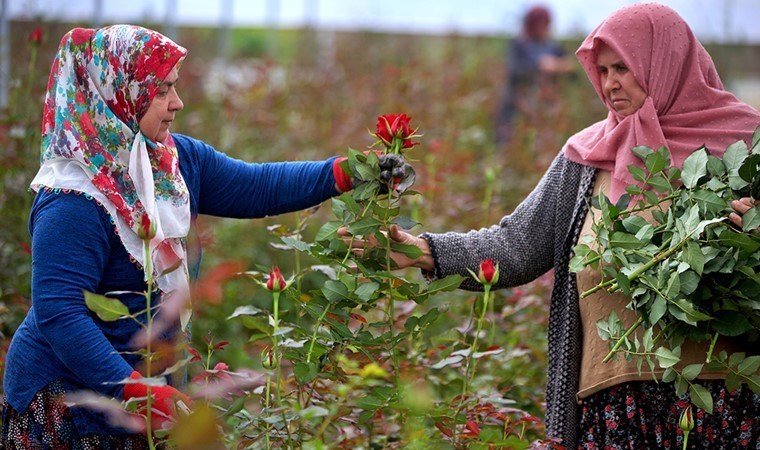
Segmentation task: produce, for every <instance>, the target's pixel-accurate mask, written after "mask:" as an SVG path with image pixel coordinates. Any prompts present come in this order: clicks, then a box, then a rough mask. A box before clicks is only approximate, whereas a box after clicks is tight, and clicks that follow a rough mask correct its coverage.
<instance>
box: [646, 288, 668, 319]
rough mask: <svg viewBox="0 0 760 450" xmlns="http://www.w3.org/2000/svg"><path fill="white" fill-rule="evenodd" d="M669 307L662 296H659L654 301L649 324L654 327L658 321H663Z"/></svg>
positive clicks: (650, 310)
mask: <svg viewBox="0 0 760 450" xmlns="http://www.w3.org/2000/svg"><path fill="white" fill-rule="evenodd" d="M667 307H668V305H667V302H666V301H665V299H664V298H662V296H660V295H658V296H657V297H656V298H655V299H654V302H652V306H651V308H650V309H649V323H650V324H652V325H654V324H656V323H657V321H659V320H660V319H662V316H664V315H665V312H666V311H667V309H668V308H667Z"/></svg>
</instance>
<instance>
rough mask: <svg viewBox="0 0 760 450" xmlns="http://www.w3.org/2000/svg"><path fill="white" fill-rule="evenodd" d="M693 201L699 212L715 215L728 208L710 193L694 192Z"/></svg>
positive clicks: (716, 195)
mask: <svg viewBox="0 0 760 450" xmlns="http://www.w3.org/2000/svg"><path fill="white" fill-rule="evenodd" d="M694 199H695V200H696V201H697V203H698V204H699V206H700V211H706V212H711V213H713V214H717V213H719V212H720V211H722V210H724V209H726V208H727V207H728V203H727V202H726V201H725V200H723V199H722V198H720V197H719V196H718V194H716V193H715V192H712V191H706V190H698V191H696V192H694Z"/></svg>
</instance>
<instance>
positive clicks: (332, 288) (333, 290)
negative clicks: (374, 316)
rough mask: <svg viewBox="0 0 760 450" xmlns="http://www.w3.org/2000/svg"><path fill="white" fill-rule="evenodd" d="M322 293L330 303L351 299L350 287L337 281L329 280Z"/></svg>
mask: <svg viewBox="0 0 760 450" xmlns="http://www.w3.org/2000/svg"><path fill="white" fill-rule="evenodd" d="M321 291H322V294H324V296H325V298H326V299H327V300H328V301H330V303H335V302H338V301H341V300H347V299H349V297H348V287H346V285H345V284H343V283H341V282H340V281H337V280H327V281H326V282H325V284H324V286H322V289H321Z"/></svg>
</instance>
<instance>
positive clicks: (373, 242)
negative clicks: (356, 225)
mask: <svg viewBox="0 0 760 450" xmlns="http://www.w3.org/2000/svg"><path fill="white" fill-rule="evenodd" d="M338 235H339V236H342V237H345V238H350V237H351V233H349V232H348V230H347V229H346V228H345V227H343V228H340V229H339V230H338ZM386 236H388V238H389V239H390V240H391V242H392V243H396V244H403V245H412V246H415V247H417V248H419V249H420V251H421V252H422V255H421V256H419V257H417V258H410V257H408V256H407V255H405V254H403V253H399V252H393V251H392V252H391V259H392V260H393V262H394V263H395V264H396V267H395V268H396V269H405V268H407V267H419V268H420V269H423V270H427V271H431V270H433V269H434V268H435V265H434V263H433V254H432V251H431V250H430V246H429V245H428V243H427V241H426V240H425V239H423V238H421V237H418V236H415V235H413V234H411V233H408V232H406V231H404V230H402V229H401V228H399V227H398V226H397V225H391V226H390V228H389V229H388V232H387V233H386ZM345 242H346V245H349V246H350V248H351V251H352V252H353V253H354V254H355V255H357V256H361V255H362V254H363V253H364V251H365V250H370V249H373V248H376V247H378V246H379V243H378V241H377V239H375V237H373V236H369V237H366V238H365V239H357V238H353V239H346V241H345Z"/></svg>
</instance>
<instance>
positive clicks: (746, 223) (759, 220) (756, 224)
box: [742, 205, 760, 231]
mask: <svg viewBox="0 0 760 450" xmlns="http://www.w3.org/2000/svg"><path fill="white" fill-rule="evenodd" d="M755 228H760V205H758V206H755V207H754V208H752V209H750V210H749V211H747V212H746V213H744V216H742V230H744V231H750V230H754V229H755Z"/></svg>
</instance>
